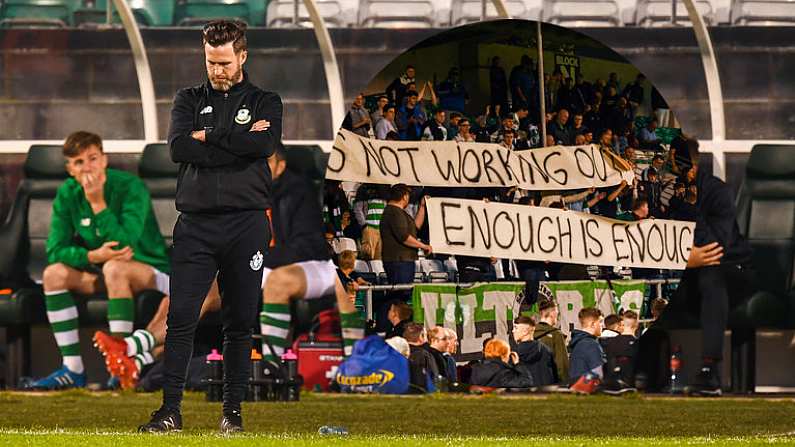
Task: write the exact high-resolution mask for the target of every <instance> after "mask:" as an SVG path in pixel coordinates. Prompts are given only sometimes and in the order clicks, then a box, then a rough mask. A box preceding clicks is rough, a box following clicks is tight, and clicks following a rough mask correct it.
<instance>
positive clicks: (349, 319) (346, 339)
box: [340, 311, 364, 357]
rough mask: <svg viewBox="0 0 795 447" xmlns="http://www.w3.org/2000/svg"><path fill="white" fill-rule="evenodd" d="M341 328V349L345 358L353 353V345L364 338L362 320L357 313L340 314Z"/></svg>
mask: <svg viewBox="0 0 795 447" xmlns="http://www.w3.org/2000/svg"><path fill="white" fill-rule="evenodd" d="M340 326H342V347H343V351H344V352H345V356H346V357H347V356H349V355H351V354H352V353H353V345H354V344H356V342H357V341H359V340H361V339H363V338H364V320H363V319H362V317H361V315H360V314H359V312H358V311H354V312H351V313H349V314H344V313H340Z"/></svg>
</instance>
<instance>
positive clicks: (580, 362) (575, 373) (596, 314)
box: [569, 307, 605, 394]
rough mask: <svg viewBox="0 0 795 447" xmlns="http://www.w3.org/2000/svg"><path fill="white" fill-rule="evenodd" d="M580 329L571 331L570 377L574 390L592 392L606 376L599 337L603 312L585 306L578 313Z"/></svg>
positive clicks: (583, 392) (603, 354)
mask: <svg viewBox="0 0 795 447" xmlns="http://www.w3.org/2000/svg"><path fill="white" fill-rule="evenodd" d="M577 318H578V319H579V320H580V329H575V330H574V331H572V333H571V342H569V352H570V353H571V358H570V363H569V379H570V380H571V384H572V385H571V389H572V391H574V392H576V393H580V394H591V393H593V392H594V391H596V388H597V387H598V386H599V384H600V383H601V381H602V378H603V377H604V372H603V370H602V367H603V366H604V364H605V353H604V351H603V350H602V346H601V345H600V344H599V341H598V340H597V338H598V337H599V335H601V333H602V312H601V311H600V310H599V309H596V308H593V307H585V308H583V309H582V310H580V313H579V314H578V315H577Z"/></svg>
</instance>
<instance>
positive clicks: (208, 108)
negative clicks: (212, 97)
mask: <svg viewBox="0 0 795 447" xmlns="http://www.w3.org/2000/svg"><path fill="white" fill-rule="evenodd" d="M207 113H213V106H207V107H205V108H203V109H202V111H201V112H199V115H205V114H207Z"/></svg>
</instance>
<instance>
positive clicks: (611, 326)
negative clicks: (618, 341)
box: [599, 314, 624, 338]
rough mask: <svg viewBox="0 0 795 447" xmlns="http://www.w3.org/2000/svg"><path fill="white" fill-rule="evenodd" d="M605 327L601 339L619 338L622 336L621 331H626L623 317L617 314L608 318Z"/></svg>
mask: <svg viewBox="0 0 795 447" xmlns="http://www.w3.org/2000/svg"><path fill="white" fill-rule="evenodd" d="M604 326H605V329H604V330H603V331H602V335H600V336H599V338H612V337H617V336H618V335H619V334H621V331H623V330H624V327H623V326H622V320H621V317H620V316H618V315H616V314H610V315H608V316H606V317H605V324H604Z"/></svg>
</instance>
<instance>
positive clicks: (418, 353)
mask: <svg viewBox="0 0 795 447" xmlns="http://www.w3.org/2000/svg"><path fill="white" fill-rule="evenodd" d="M403 338H405V339H406V341H407V342H408V343H409V349H410V353H409V374H410V375H411V387H410V392H411V393H427V392H430V391H433V382H434V381H435V380H436V378H437V377H438V376H439V369H438V368H437V367H436V361H435V360H434V358H433V356H432V355H431V353H430V352H428V350H427V349H425V348H424V347H423V346H424V345H425V344H426V343H428V336H427V333H426V332H425V327H424V326H423V325H421V324H419V323H409V324H407V325H406V329H405V330H404V331H403Z"/></svg>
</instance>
